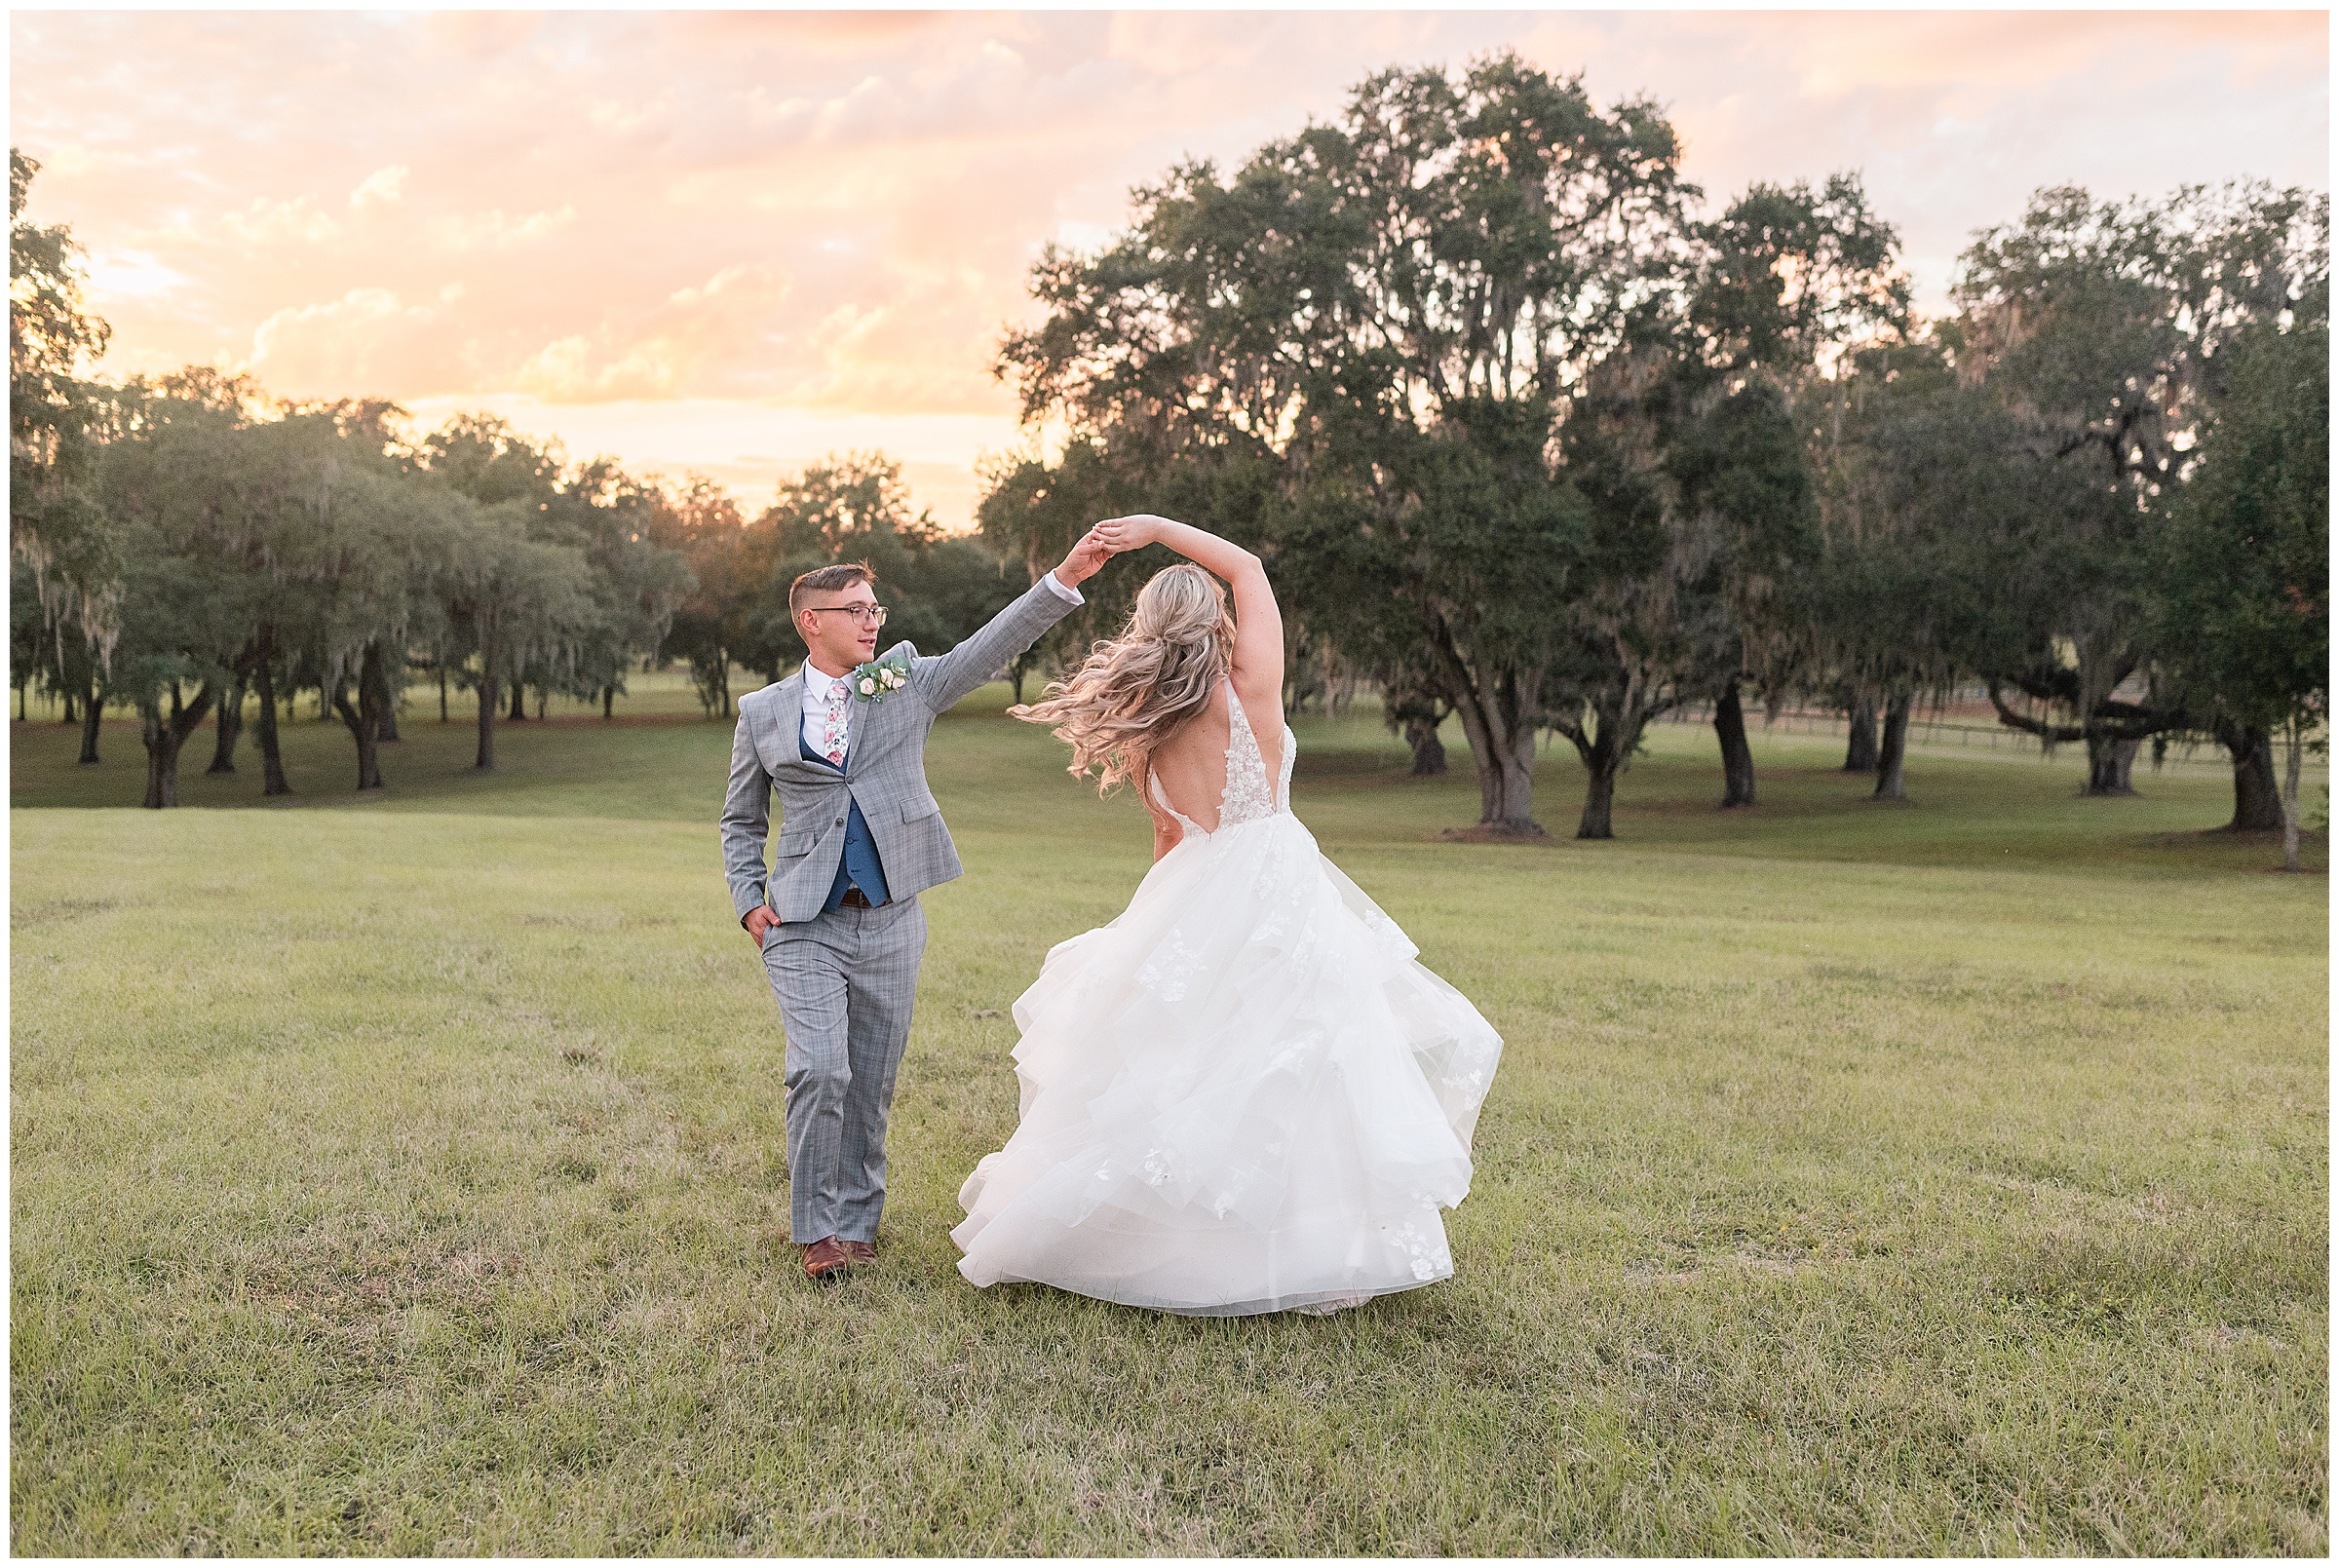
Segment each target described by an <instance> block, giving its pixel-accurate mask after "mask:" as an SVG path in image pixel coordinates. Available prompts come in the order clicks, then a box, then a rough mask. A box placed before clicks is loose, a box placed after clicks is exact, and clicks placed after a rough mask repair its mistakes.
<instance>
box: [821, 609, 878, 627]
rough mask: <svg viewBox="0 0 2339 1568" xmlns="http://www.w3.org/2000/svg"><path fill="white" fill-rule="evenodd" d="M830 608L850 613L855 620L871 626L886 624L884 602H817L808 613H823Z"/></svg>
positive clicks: (843, 613) (842, 613)
mask: <svg viewBox="0 0 2339 1568" xmlns="http://www.w3.org/2000/svg"><path fill="white" fill-rule="evenodd" d="M830 610H834V611H835V612H836V613H837V614H839V615H849V616H851V617H852V618H853V619H854V620H856V621H860V622H863V623H864V624H866V625H869V626H883V625H885V606H884V605H882V604H816V605H813V606H811V607H810V609H809V610H808V611H807V612H806V613H808V614H811V615H823V614H825V613H826V612H828V611H830Z"/></svg>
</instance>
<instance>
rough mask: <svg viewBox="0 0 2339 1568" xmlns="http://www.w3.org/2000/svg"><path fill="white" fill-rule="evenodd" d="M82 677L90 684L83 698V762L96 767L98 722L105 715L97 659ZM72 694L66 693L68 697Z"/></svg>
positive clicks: (85, 764)
mask: <svg viewBox="0 0 2339 1568" xmlns="http://www.w3.org/2000/svg"><path fill="white" fill-rule="evenodd" d="M82 679H83V680H85V681H86V682H88V686H87V689H86V690H84V691H83V693H82V698H81V764H82V766H84V767H94V766H96V762H97V724H98V721H99V720H100V719H102V718H104V717H105V701H104V698H103V696H102V694H101V693H100V692H99V691H98V689H97V661H96V660H95V659H93V660H91V661H90V666H89V669H87V670H86V671H84V673H83V675H82ZM71 695H72V693H70V692H67V693H66V696H67V697H68V698H69V697H71Z"/></svg>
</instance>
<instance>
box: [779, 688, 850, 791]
mask: <svg viewBox="0 0 2339 1568" xmlns="http://www.w3.org/2000/svg"><path fill="white" fill-rule="evenodd" d="M771 693H772V709H771V711H772V728H773V729H774V730H776V731H778V732H779V733H778V736H777V740H778V742H779V750H780V757H781V763H780V765H781V766H782V767H787V766H790V765H793V766H795V767H798V768H801V769H803V770H804V771H805V772H806V773H807V774H810V775H824V776H826V777H828V778H831V779H833V778H834V777H836V770H835V769H834V768H831V767H830V766H828V763H827V761H826V759H825V758H824V759H822V760H821V761H818V762H815V761H813V760H812V759H811V758H809V757H807V756H806V755H805V754H804V669H803V667H802V666H801V665H799V666H797V667H796V672H795V673H794V674H792V675H790V676H788V677H787V678H786V679H785V680H783V681H781V682H780V683H779V684H778V685H776V686H774V687H772V688H771Z"/></svg>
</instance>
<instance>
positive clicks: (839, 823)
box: [836, 817, 845, 827]
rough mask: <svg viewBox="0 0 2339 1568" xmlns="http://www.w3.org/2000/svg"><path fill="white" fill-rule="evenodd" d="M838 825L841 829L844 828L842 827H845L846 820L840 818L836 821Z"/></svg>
mask: <svg viewBox="0 0 2339 1568" xmlns="http://www.w3.org/2000/svg"><path fill="white" fill-rule="evenodd" d="M836 825H837V826H839V827H842V826H844V825H845V820H844V819H843V818H842V817H839V818H838V819H837V820H836Z"/></svg>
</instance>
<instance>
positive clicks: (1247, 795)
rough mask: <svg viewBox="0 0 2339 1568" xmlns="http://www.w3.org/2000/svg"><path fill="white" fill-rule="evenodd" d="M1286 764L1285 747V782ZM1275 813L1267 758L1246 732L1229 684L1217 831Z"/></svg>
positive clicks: (1247, 727) (1288, 753)
mask: <svg viewBox="0 0 2339 1568" xmlns="http://www.w3.org/2000/svg"><path fill="white" fill-rule="evenodd" d="M1285 733H1286V734H1288V726H1286V727H1285ZM1290 761H1291V748H1290V746H1288V745H1286V746H1285V747H1284V764H1285V778H1288V777H1289V776H1290ZM1275 809H1276V803H1275V795H1274V794H1273V793H1272V792H1271V791H1270V790H1269V789H1268V787H1267V758H1266V757H1265V756H1264V755H1262V754H1261V753H1260V751H1259V739H1258V737H1257V736H1255V735H1253V734H1251V732H1250V715H1249V714H1247V713H1246V712H1244V711H1243V699H1242V698H1240V697H1237V696H1236V695H1235V683H1234V682H1233V681H1231V680H1230V681H1228V682H1227V683H1226V793H1225V794H1224V795H1223V796H1222V797H1220V800H1219V803H1218V827H1219V830H1220V831H1221V832H1223V831H1224V830H1225V829H1227V828H1229V827H1232V826H1233V825H1234V824H1235V823H1237V822H1258V821H1259V820H1260V819H1262V818H1266V817H1272V816H1274V815H1275Z"/></svg>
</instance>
